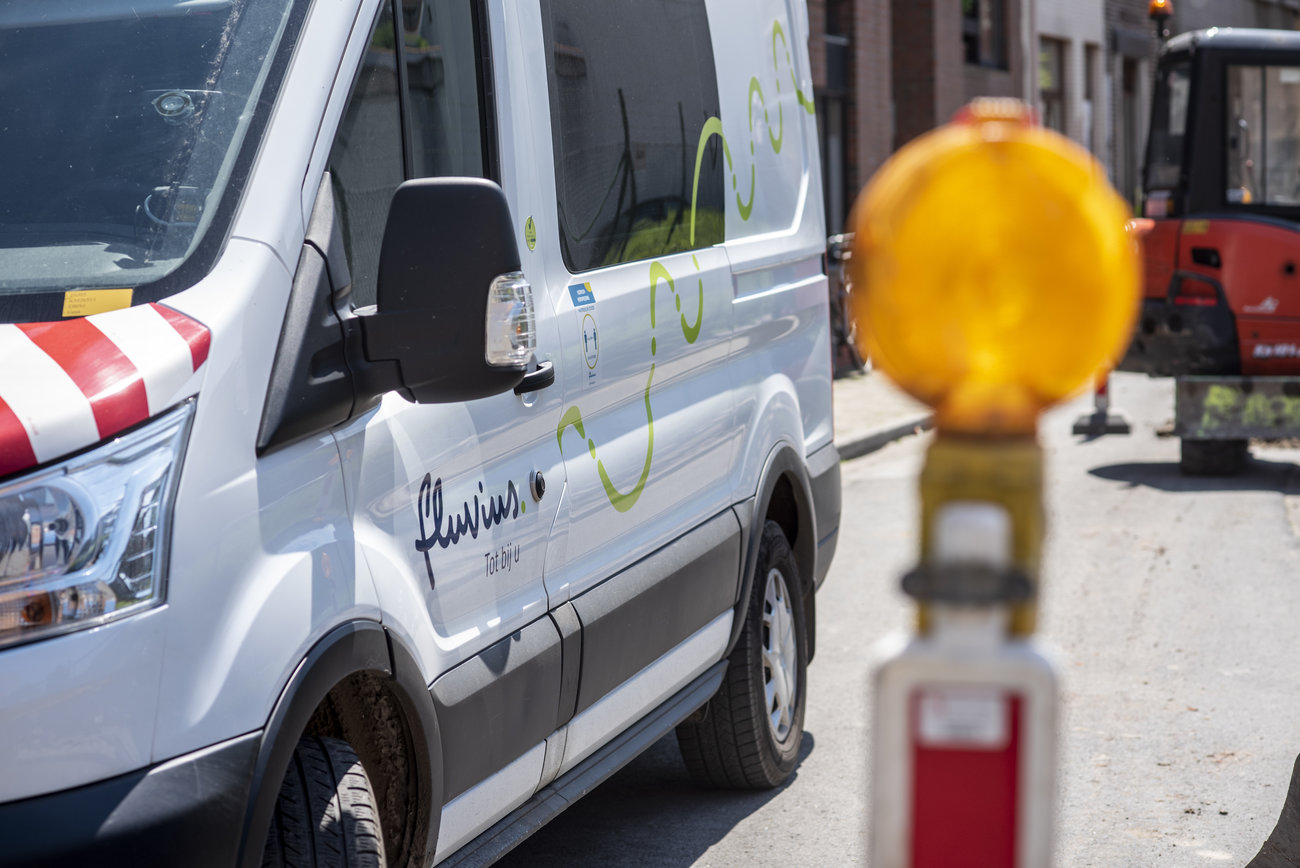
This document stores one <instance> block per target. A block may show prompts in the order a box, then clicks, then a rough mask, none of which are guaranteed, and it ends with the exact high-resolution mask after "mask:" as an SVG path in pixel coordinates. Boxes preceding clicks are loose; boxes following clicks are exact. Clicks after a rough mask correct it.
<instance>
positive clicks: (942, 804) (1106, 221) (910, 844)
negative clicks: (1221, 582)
mask: <svg viewBox="0 0 1300 868" xmlns="http://www.w3.org/2000/svg"><path fill="white" fill-rule="evenodd" d="M1128 217H1129V214H1128V210H1127V208H1126V207H1125V205H1124V203H1123V202H1122V200H1121V199H1120V197H1119V196H1118V195H1117V194H1116V193H1115V192H1114V191H1113V190H1112V189H1111V188H1110V186H1109V185H1108V183H1107V182H1106V176H1105V172H1104V171H1103V169H1102V167H1101V166H1100V165H1099V164H1098V163H1097V162H1096V160H1094V159H1093V158H1092V157H1091V156H1090V155H1089V154H1088V153H1087V152H1086V151H1084V150H1083V149H1081V148H1080V147H1078V146H1077V145H1075V144H1073V143H1072V142H1070V141H1068V140H1066V139H1065V138H1064V137H1062V136H1059V135H1057V134H1056V133H1052V132H1049V131H1047V130H1043V129H1041V128H1040V127H1038V126H1036V125H1035V123H1034V119H1033V113H1032V111H1031V110H1030V109H1029V108H1028V107H1027V106H1025V105H1024V104H1022V103H1019V102H1016V101H1012V100H977V101H976V102H974V103H972V104H971V105H970V106H969V107H968V108H967V109H965V110H963V112H962V113H961V114H960V115H959V116H958V118H957V119H956V120H955V121H954V122H953V123H951V124H949V125H947V126H945V127H943V128H941V129H939V130H936V131H934V132H932V133H930V134H928V135H926V136H923V137H921V138H919V139H917V140H916V141H915V142H913V143H912V144H910V145H908V146H907V147H905V148H903V149H902V150H901V151H899V152H898V153H897V154H896V155H895V156H894V157H893V158H892V159H891V160H890V161H889V162H888V163H886V164H885V166H884V167H883V168H881V170H880V171H879V172H878V173H877V174H876V177H875V178H874V179H873V180H872V182H871V183H870V185H869V186H868V187H867V189H866V191H865V192H864V193H863V195H862V197H861V198H860V199H859V200H858V203H857V204H856V205H855V211H854V220H853V222H854V230H855V239H854V251H853V256H852V259H851V262H852V267H853V269H854V271H853V290H852V293H851V295H850V299H851V313H852V315H853V318H854V321H855V325H856V328H857V335H858V339H859V342H860V344H861V346H860V347H859V348H860V349H861V350H862V351H863V352H864V353H865V354H867V355H869V356H870V358H871V361H872V364H873V365H874V366H875V367H876V368H877V369H878V370H882V371H884V372H885V373H886V374H887V375H888V376H889V377H890V378H892V379H893V380H894V381H895V382H897V383H898V384H899V385H900V386H901V387H902V388H903V389H905V390H906V391H908V392H910V393H911V394H912V395H914V396H916V397H917V398H919V399H921V400H922V401H925V402H926V403H928V404H930V405H931V406H933V407H934V408H935V428H936V429H937V430H936V435H935V438H934V441H933V442H932V443H931V444H930V446H929V448H928V450H927V452H926V457H925V465H924V468H923V469H922V471H921V480H920V488H921V534H920V541H921V547H920V553H919V554H920V557H919V563H918V564H917V566H916V567H915V568H914V569H912V570H911V571H909V572H908V573H907V575H905V576H904V577H903V582H902V588H903V591H904V593H906V594H908V595H909V596H910V597H912V598H913V599H914V600H915V601H916V602H917V622H916V631H915V633H913V634H907V635H901V636H895V637H889V638H886V639H882V640H881V642H880V643H879V645H878V646H877V649H876V658H877V659H876V662H875V665H874V666H873V671H872V683H873V690H874V697H875V701H874V702H873V709H874V716H873V722H872V741H873V748H872V754H873V759H872V777H873V782H872V814H871V830H872V831H871V835H870V841H871V864H872V865H875V866H880V868H965V866H976V865H999V866H1008V868H1037V866H1043V865H1048V864H1050V863H1051V859H1052V852H1053V841H1052V830H1053V828H1054V824H1053V817H1052V815H1053V812H1054V805H1055V771H1056V709H1057V705H1058V696H1059V689H1058V686H1057V678H1056V667H1055V665H1054V664H1053V662H1052V655H1051V653H1050V652H1049V651H1047V650H1045V649H1044V648H1043V647H1042V645H1041V644H1040V643H1039V642H1038V641H1037V640H1036V639H1035V638H1034V636H1033V633H1034V627H1035V611H1036V610H1035V599H1036V597H1037V594H1038V587H1039V566H1040V562H1041V555H1042V544H1043V535H1044V520H1043V451H1042V448H1041V447H1040V446H1039V444H1038V440H1037V428H1038V416H1039V414H1040V413H1041V412H1042V411H1043V410H1044V409H1045V408H1047V407H1049V406H1051V405H1052V404H1055V403H1057V402H1058V401H1061V400H1062V399H1064V398H1066V397H1068V396H1070V395H1071V394H1073V393H1074V392H1075V391H1077V390H1079V389H1080V387H1082V386H1083V385H1085V384H1087V383H1091V382H1092V381H1093V380H1094V378H1095V377H1096V375H1097V374H1098V373H1099V372H1100V371H1105V370H1107V369H1108V368H1109V367H1110V365H1111V364H1113V362H1114V361H1115V360H1116V359H1117V358H1118V357H1119V355H1120V353H1121V352H1122V351H1123V349H1124V346H1125V342H1126V341H1127V340H1128V338H1129V335H1130V333H1131V329H1132V327H1133V320H1134V318H1135V316H1136V313H1137V302H1138V286H1139V284H1138V277H1139V275H1138V256H1137V247H1136V243H1135V242H1134V241H1133V240H1132V239H1131V238H1130V237H1129V235H1128V233H1127V232H1126V228H1125V223H1126V221H1127V219H1128Z"/></svg>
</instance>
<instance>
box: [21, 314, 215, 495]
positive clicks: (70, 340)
mask: <svg viewBox="0 0 1300 868" xmlns="http://www.w3.org/2000/svg"><path fill="white" fill-rule="evenodd" d="M210 342H211V334H210V333H209V331H208V330H207V328H205V327H204V326H203V325H201V324H199V323H198V322H196V321H194V320H192V319H190V318H189V317H187V316H185V315H184V314H181V313H178V312H177V311H175V310H172V309H171V308H169V307H164V306H162V305H160V304H146V305H140V306H138V307H130V308H124V309H122V310H115V311H110V312H108V313H101V314H95V315H94V316H89V317H84V318H79V319H69V320H63V321H60V322H43V323H21V324H18V325H3V324H0V476H6V475H8V474H10V473H16V472H17V471H20V470H25V469H27V468H29V467H32V466H34V465H36V464H42V463H44V462H46V461H53V460H55V459H57V458H61V457H63V456H64V455H67V454H69V453H71V452H75V451H76V450H78V449H84V448H85V447H87V446H91V445H93V444H95V443H98V442H99V441H100V440H103V439H105V438H107V437H111V436H113V435H114V434H117V433H118V432H119V431H124V430H126V429H127V428H130V427H131V426H132V425H136V424H138V423H140V422H143V421H145V420H146V419H148V418H150V417H152V416H155V415H157V414H158V413H161V412H162V411H163V410H166V409H167V408H168V407H170V406H172V405H173V404H175V403H176V402H177V401H178V400H180V399H181V398H184V397H187V396H186V395H185V394H183V392H184V389H185V386H186V384H187V383H188V382H189V380H190V378H191V377H192V376H193V375H194V373H195V372H197V371H198V369H199V368H201V367H202V366H203V363H204V362H205V361H207V358H208V347H209V344H210Z"/></svg>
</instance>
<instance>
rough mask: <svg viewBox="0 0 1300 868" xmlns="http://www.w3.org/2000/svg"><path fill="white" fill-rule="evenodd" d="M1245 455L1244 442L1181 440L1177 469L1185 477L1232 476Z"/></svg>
mask: <svg viewBox="0 0 1300 868" xmlns="http://www.w3.org/2000/svg"><path fill="white" fill-rule="evenodd" d="M1247 454H1248V453H1247V448H1246V441H1245V440H1183V441H1182V449H1181V454H1180V456H1179V460H1178V469H1179V470H1181V471H1182V472H1183V474H1184V475H1186V476H1232V475H1234V474H1236V473H1238V472H1239V471H1240V470H1241V468H1242V465H1244V464H1245V463H1246V455H1247Z"/></svg>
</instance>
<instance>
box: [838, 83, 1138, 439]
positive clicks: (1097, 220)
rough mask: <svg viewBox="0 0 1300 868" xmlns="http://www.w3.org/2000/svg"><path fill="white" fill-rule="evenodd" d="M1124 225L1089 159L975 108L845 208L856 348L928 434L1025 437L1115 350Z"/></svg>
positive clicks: (1127, 303)
mask: <svg viewBox="0 0 1300 868" xmlns="http://www.w3.org/2000/svg"><path fill="white" fill-rule="evenodd" d="M1128 217H1129V214H1128V210H1127V208H1126V206H1125V204H1124V202H1123V200H1121V199H1120V197H1119V195H1118V194H1116V193H1115V192H1114V191H1113V190H1112V189H1111V188H1110V186H1109V184H1108V183H1107V181H1106V174H1105V170H1104V169H1103V168H1102V167H1101V165H1100V164H1099V163H1098V162H1097V161H1096V160H1095V159H1093V158H1092V156H1091V155H1090V154H1088V152H1087V151H1085V150H1083V149H1082V148H1080V147H1079V146H1077V145H1075V144H1074V143H1072V142H1070V141H1068V140H1067V139H1065V138H1064V137H1062V136H1060V135H1057V134H1056V133H1053V132H1050V131H1048V130H1044V129H1042V128H1041V127H1038V126H1035V125H1034V124H1033V123H1032V113H1031V111H1030V110H1029V108H1028V107H1027V106H1025V105H1024V104H1023V103H1020V102H1017V101H1014V100H1000V99H999V100H994V99H989V100H977V101H976V102H974V103H972V104H971V106H969V107H968V108H967V109H966V110H964V111H963V113H962V114H961V115H960V116H959V119H958V120H957V121H955V122H954V123H952V124H949V125H947V126H945V127H942V128H940V129H938V130H936V131H934V132H932V133H929V134H928V135H925V136H923V137H921V138H919V139H917V140H916V141H914V142H912V143H911V144H909V145H907V146H906V147H905V148H903V149H902V150H901V151H899V152H898V154H896V155H895V156H894V158H893V159H891V160H890V161H889V162H888V163H886V164H885V166H884V167H883V168H882V169H881V170H880V171H879V172H878V173H877V174H876V176H875V178H874V179H873V180H872V181H871V183H870V185H869V186H868V187H867V189H866V191H865V192H864V194H863V196H862V198H861V199H860V200H859V201H858V203H857V205H856V206H855V213H854V220H853V222H854V230H855V239H854V240H855V249H854V252H853V258H852V266H853V269H854V271H853V292H852V295H851V303H852V313H853V317H854V320H855V322H856V325H857V334H858V336H859V337H858V341H859V347H858V349H859V350H860V351H862V352H863V353H864V354H869V355H870V358H871V362H872V364H873V365H874V366H875V367H877V368H879V369H881V370H883V371H884V372H885V373H886V374H888V375H889V377H890V378H891V379H893V380H894V381H895V382H896V383H898V385H899V386H901V387H902V388H903V389H904V390H906V391H907V392H910V393H911V394H912V395H914V396H916V397H917V398H919V399H920V400H922V401H924V402H926V403H927V404H930V405H931V406H933V407H934V408H935V423H936V427H937V428H939V429H940V430H942V431H952V432H963V433H971V434H1029V433H1032V432H1033V431H1034V429H1035V425H1036V419H1037V416H1038V414H1039V412H1040V411H1041V410H1043V408H1045V407H1047V406H1050V405H1051V404H1054V403H1056V402H1058V401H1060V400H1062V399H1063V398H1065V397H1067V396H1069V395H1071V394H1072V393H1073V392H1075V391H1076V390H1077V389H1078V388H1079V387H1080V386H1081V385H1083V384H1084V383H1086V382H1090V381H1091V378H1092V377H1093V375H1094V374H1095V373H1096V372H1097V371H1098V369H1100V368H1102V367H1106V366H1109V365H1110V364H1111V363H1113V362H1114V360H1116V359H1117V358H1118V357H1119V355H1120V353H1121V352H1122V351H1123V349H1124V347H1125V346H1126V343H1127V341H1128V339H1129V337H1130V335H1131V333H1132V332H1131V330H1132V327H1133V320H1134V317H1135V315H1136V313H1137V299H1138V291H1139V272H1138V260H1137V254H1136V250H1135V247H1134V243H1133V241H1132V240H1131V239H1130V238H1129V237H1128V236H1127V235H1126V233H1125V228H1124V226H1125V221H1126V220H1127V219H1128Z"/></svg>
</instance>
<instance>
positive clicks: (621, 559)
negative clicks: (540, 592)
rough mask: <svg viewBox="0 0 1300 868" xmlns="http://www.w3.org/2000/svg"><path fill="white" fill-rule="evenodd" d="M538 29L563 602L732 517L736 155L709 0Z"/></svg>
mask: <svg viewBox="0 0 1300 868" xmlns="http://www.w3.org/2000/svg"><path fill="white" fill-rule="evenodd" d="M674 15H676V16H678V17H677V18H674V17H673V16H674ZM537 25H539V29H538V31H537V32H536V33H531V32H530V33H525V34H524V36H525V38H526V39H528V40H530V41H531V40H537V41H539V42H541V44H543V45H545V46H546V48H547V52H546V53H545V54H544V55H543V56H542V57H540V58H534V59H535V60H540V61H541V62H542V63H541V65H540V66H539V67H538V68H536V69H533V70H531V76H530V87H531V97H532V98H531V102H532V104H533V105H534V106H542V107H549V111H547V112H546V113H541V112H535V113H534V115H533V117H534V120H535V123H536V125H537V130H536V132H535V133H534V140H535V141H538V142H539V143H541V144H543V147H545V148H546V149H547V151H549V156H550V159H547V158H545V157H544V158H542V159H540V160H537V162H536V168H537V170H538V174H539V177H540V179H541V184H542V186H543V188H544V189H545V190H546V191H547V194H548V198H547V201H546V203H545V204H544V205H543V206H542V208H541V209H540V211H541V217H540V218H539V219H538V221H537V226H538V234H537V246H538V250H539V251H543V250H544V257H543V262H542V264H543V267H544V272H543V273H541V274H539V275H537V276H535V277H534V278H533V282H534V284H535V285H536V286H537V287H538V288H539V289H541V288H543V287H544V289H545V292H546V293H547V294H548V296H549V297H550V298H551V299H552V302H553V304H554V305H555V307H556V311H557V314H558V317H559V325H560V334H561V344H562V346H563V352H564V355H563V365H562V366H561V368H562V370H561V380H560V383H559V385H561V386H562V388H563V390H564V399H565V406H564V414H563V416H562V419H561V425H560V427H559V429H558V430H557V435H558V437H559V441H560V445H561V448H562V449H563V454H564V459H565V466H566V469H567V472H568V491H567V492H566V496H565V506H566V508H565V509H564V510H563V511H562V512H561V514H560V516H559V522H558V525H557V532H556V536H555V537H554V548H553V550H552V553H551V557H550V560H549V562H548V566H547V575H546V586H547V592H548V595H549V598H550V601H551V605H552V606H554V605H556V604H557V603H560V602H563V601H564V600H566V599H569V598H570V597H574V596H577V595H579V594H581V593H583V592H584V591H586V590H588V589H590V588H591V587H594V586H595V585H597V584H599V583H600V582H602V581H604V580H605V579H607V578H608V577H609V576H611V575H613V574H615V573H617V572H619V571H620V570H622V569H624V568H625V567H627V566H628V565H630V564H632V563H634V562H636V561H637V560H639V559H641V558H643V557H645V556H647V555H649V554H650V553H651V552H653V551H655V550H656V549H658V548H660V547H662V546H663V545H664V544H665V543H666V542H668V541H669V540H671V539H672V538H673V537H674V536H676V535H677V534H680V533H681V530H682V528H686V527H693V526H696V525H698V524H700V523H702V522H704V521H705V520H707V519H708V518H710V517H711V516H713V515H716V514H717V513H718V512H719V511H720V510H721V509H724V508H725V507H726V506H727V505H728V503H727V492H726V490H725V479H726V474H727V468H729V467H730V466H731V465H732V463H733V462H734V461H735V457H736V454H737V448H738V431H737V429H736V426H735V424H734V416H733V412H734V410H733V401H732V396H731V390H730V388H729V381H730V376H729V374H728V372H727V366H726V359H727V353H728V349H729V340H730V334H731V330H732V322H731V310H730V305H729V297H730V286H729V284H730V273H729V263H728V261H727V258H726V255H725V253H724V252H723V250H722V249H721V247H719V246H717V245H716V244H715V243H714V242H713V241H710V240H706V239H714V238H716V239H717V240H720V239H721V230H722V224H721V219H722V215H721V213H720V207H721V204H722V201H721V193H722V182H723V180H724V179H723V177H722V175H721V174H720V172H721V166H722V164H723V160H724V159H725V158H724V155H723V153H722V149H721V146H720V142H719V141H718V140H717V138H716V136H714V135H712V134H711V133H709V132H708V130H710V129H712V128H713V125H712V124H710V123H709V122H708V121H707V117H706V115H708V116H713V115H714V114H715V113H716V105H717V94H716V91H717V84H716V82H715V81H714V80H713V76H712V72H713V70H712V64H711V63H706V61H707V58H708V51H709V44H710V42H709V39H708V31H709V29H710V28H709V25H708V22H707V21H706V19H705V10H704V6H703V3H702V2H698V3H697V2H692V3H677V4H674V5H672V10H671V14H670V12H669V10H668V9H667V7H665V4H663V3H662V2H661V0H654V2H650V3H646V4H641V5H638V6H636V7H623V6H613V5H610V4H606V3H600V2H592V0H550V2H547V3H543V4H541V16H540V21H538V22H537ZM646 44H654V45H657V46H659V47H660V50H657V51H654V52H646V51H644V50H642V49H643V46H644V45H646ZM697 49H698V50H697ZM530 57H531V55H530ZM715 122H716V118H715ZM701 145H703V147H704V152H703V156H700V146H701ZM547 151H543V152H542V153H546V152H547ZM697 157H698V158H699V161H700V162H699V163H698V165H697ZM697 169H698V173H699V174H698V178H699V181H698V184H697V183H696V181H697ZM607 189H608V190H610V191H612V192H610V194H609V195H608V196H606V195H605V191H606V190H607ZM692 218H694V229H693V230H692ZM692 231H694V235H692ZM692 239H694V240H692ZM612 538H617V539H618V540H619V544H618V545H616V546H611V545H608V544H607V541H608V540H609V539H612Z"/></svg>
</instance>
